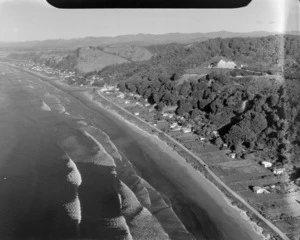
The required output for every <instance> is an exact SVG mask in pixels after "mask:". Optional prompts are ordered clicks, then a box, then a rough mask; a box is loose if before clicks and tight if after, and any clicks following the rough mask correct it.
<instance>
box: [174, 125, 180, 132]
mask: <svg viewBox="0 0 300 240" xmlns="http://www.w3.org/2000/svg"><path fill="white" fill-rule="evenodd" d="M180 130H181V126H177V127H175V128H173V131H180Z"/></svg>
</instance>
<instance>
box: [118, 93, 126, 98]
mask: <svg viewBox="0 0 300 240" xmlns="http://www.w3.org/2000/svg"><path fill="white" fill-rule="evenodd" d="M124 97H125V95H124V93H120V94H118V95H117V98H124Z"/></svg>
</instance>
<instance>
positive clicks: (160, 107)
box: [157, 102, 166, 112]
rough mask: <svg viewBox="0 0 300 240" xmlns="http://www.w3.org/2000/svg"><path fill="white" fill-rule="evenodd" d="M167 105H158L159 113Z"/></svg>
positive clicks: (161, 103)
mask: <svg viewBox="0 0 300 240" xmlns="http://www.w3.org/2000/svg"><path fill="white" fill-rule="evenodd" d="M165 106H166V105H165V104H164V103H163V102H159V103H158V104H157V111H159V112H161V111H162V110H163V109H164V107H165Z"/></svg>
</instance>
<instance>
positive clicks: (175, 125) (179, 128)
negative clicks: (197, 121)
mask: <svg viewBox="0 0 300 240" xmlns="http://www.w3.org/2000/svg"><path fill="white" fill-rule="evenodd" d="M169 127H170V129H171V130H172V131H182V132H183V133H191V132H192V130H193V127H192V125H191V124H187V125H186V126H182V125H179V124H178V122H173V123H171V125H170V126H169Z"/></svg>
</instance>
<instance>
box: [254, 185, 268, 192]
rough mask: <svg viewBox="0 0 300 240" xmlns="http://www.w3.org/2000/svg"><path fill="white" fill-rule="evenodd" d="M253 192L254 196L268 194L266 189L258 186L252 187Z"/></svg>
mask: <svg viewBox="0 0 300 240" xmlns="http://www.w3.org/2000/svg"><path fill="white" fill-rule="evenodd" d="M253 192H255V193H256V194H262V193H270V192H269V191H268V190H267V189H265V188H263V187H259V186H256V187H253Z"/></svg>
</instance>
